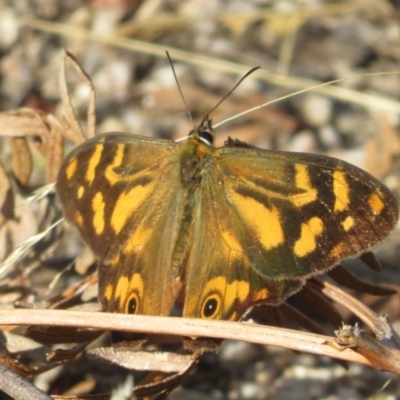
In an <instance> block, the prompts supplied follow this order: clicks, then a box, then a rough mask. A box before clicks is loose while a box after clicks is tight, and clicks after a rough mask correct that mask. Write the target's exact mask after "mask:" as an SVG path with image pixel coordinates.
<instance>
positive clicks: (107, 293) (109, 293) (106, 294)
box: [104, 284, 114, 301]
mask: <svg viewBox="0 0 400 400" xmlns="http://www.w3.org/2000/svg"><path fill="white" fill-rule="evenodd" d="M113 289H114V288H113V285H111V284H108V285H107V287H106V290H105V292H104V297H105V298H106V300H107V301H110V300H111V298H112V294H113Z"/></svg>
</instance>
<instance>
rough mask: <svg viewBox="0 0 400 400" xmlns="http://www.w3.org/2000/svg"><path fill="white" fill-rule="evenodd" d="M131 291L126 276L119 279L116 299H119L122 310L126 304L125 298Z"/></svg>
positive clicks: (115, 293) (115, 294)
mask: <svg viewBox="0 0 400 400" xmlns="http://www.w3.org/2000/svg"><path fill="white" fill-rule="evenodd" d="M128 289H129V280H128V278H127V277H126V276H121V277H120V278H119V279H118V282H117V286H116V288H115V292H114V298H115V299H117V298H118V297H119V304H120V308H121V309H122V308H123V306H124V303H125V298H126V295H127V293H128Z"/></svg>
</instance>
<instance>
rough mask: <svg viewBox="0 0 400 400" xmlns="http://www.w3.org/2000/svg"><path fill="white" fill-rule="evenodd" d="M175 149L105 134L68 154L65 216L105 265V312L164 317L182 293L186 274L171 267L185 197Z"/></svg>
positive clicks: (61, 185) (60, 185) (61, 183)
mask: <svg viewBox="0 0 400 400" xmlns="http://www.w3.org/2000/svg"><path fill="white" fill-rule="evenodd" d="M176 148H177V144H176V143H174V142H171V141H163V140H155V139H151V138H141V137H137V136H133V135H127V134H107V135H100V136H97V137H95V138H94V139H91V140H89V141H87V142H85V143H84V144H83V145H82V146H79V147H78V148H77V149H75V150H74V151H73V152H72V153H71V154H69V156H68V157H67V159H66V160H65V162H64V164H63V166H62V168H61V170H60V173H59V179H58V182H57V192H58V195H59V197H60V200H61V203H62V204H63V206H64V212H65V216H66V218H67V219H68V220H70V221H72V222H73V223H74V224H75V225H76V226H77V227H78V229H79V230H80V232H81V234H82V237H83V239H84V240H85V241H86V243H87V244H88V245H89V247H90V248H91V249H92V250H93V252H94V254H95V255H96V256H97V257H98V258H99V259H100V267H99V282H100V283H99V289H100V290H99V295H100V299H101V300H102V303H103V308H104V309H105V310H107V311H111V312H115V311H117V312H138V313H142V314H153V315H159V314H164V315H166V314H168V312H169V310H170V308H171V307H172V304H173V302H174V300H175V297H176V293H177V292H178V291H179V290H180V280H179V276H180V275H181V271H180V269H179V267H178V268H175V269H173V268H171V264H172V255H173V250H174V245H175V242H176V236H177V234H178V231H179V227H180V223H181V221H180V219H179V218H180V216H181V215H182V212H183V211H182V201H183V198H184V197H183V195H182V193H181V187H180V185H176V184H175V183H176V180H179V173H180V171H179V164H178V163H177V162H176V160H175V157H176ZM174 161H175V162H174ZM166 266H169V267H168V268H166Z"/></svg>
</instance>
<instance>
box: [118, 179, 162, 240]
mask: <svg viewBox="0 0 400 400" xmlns="http://www.w3.org/2000/svg"><path fill="white" fill-rule="evenodd" d="M154 186H155V182H151V183H148V184H147V185H144V186H142V185H138V186H135V187H134V188H133V189H131V190H130V191H129V192H123V193H121V194H120V196H119V197H118V199H117V201H116V202H115V207H114V210H113V212H112V215H111V226H112V228H113V229H114V232H115V233H116V234H118V233H120V232H121V230H122V228H123V227H124V225H125V223H126V221H127V220H128V219H129V217H130V216H131V215H132V213H134V212H135V211H136V210H137V209H138V208H139V206H140V205H141V204H142V203H143V202H144V201H145V200H146V199H147V198H148V196H149V195H150V194H151V192H152V191H153V189H154Z"/></svg>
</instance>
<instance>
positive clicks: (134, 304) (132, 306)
mask: <svg viewBox="0 0 400 400" xmlns="http://www.w3.org/2000/svg"><path fill="white" fill-rule="evenodd" d="M139 305H140V302H139V296H138V295H137V293H132V295H131V296H130V298H129V301H128V304H127V310H126V313H127V314H132V315H134V314H137V313H138V311H139Z"/></svg>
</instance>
